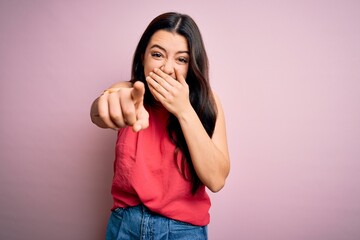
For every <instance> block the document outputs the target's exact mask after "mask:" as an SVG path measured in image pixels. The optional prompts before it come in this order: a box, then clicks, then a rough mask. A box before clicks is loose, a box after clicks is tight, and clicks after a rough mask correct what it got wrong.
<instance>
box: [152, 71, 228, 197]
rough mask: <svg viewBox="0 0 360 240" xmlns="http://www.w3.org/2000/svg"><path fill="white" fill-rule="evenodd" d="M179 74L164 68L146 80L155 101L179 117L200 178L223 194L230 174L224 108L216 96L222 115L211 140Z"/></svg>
mask: <svg viewBox="0 0 360 240" xmlns="http://www.w3.org/2000/svg"><path fill="white" fill-rule="evenodd" d="M175 72H176V79H174V78H172V77H171V76H170V75H168V74H166V73H165V72H163V71H162V70H161V69H154V71H153V72H152V73H151V74H150V76H148V77H147V78H146V80H147V82H148V84H149V89H150V91H151V92H152V94H153V95H154V96H155V98H156V99H158V100H159V101H160V102H161V104H162V105H163V106H164V107H165V108H166V109H167V110H168V111H169V112H171V113H172V114H174V115H175V116H176V117H177V118H178V120H179V123H180V126H181V129H182V131H183V133H184V137H185V140H186V143H187V145H188V148H189V151H190V155H191V159H192V162H193V165H194V168H195V171H196V173H197V175H198V177H199V179H200V180H201V181H202V183H203V184H204V185H205V186H207V187H208V188H209V189H210V190H211V191H213V192H217V191H220V190H221V189H222V188H223V186H224V184H225V180H226V178H227V176H228V174H229V171H230V160H229V154H228V146H227V140H226V127H225V118H224V113H223V109H222V106H221V104H220V101H219V99H218V97H217V96H215V95H214V98H215V102H216V107H217V113H218V114H217V119H216V124H215V129H214V134H213V136H212V138H210V137H209V135H208V134H207V132H206V130H205V128H204V127H203V125H202V123H201V121H200V119H199V117H198V115H197V114H196V112H195V110H194V108H193V107H192V106H191V103H190V100H189V86H188V85H187V83H186V81H185V79H184V77H183V76H181V74H180V73H179V72H178V71H177V70H176V69H175Z"/></svg>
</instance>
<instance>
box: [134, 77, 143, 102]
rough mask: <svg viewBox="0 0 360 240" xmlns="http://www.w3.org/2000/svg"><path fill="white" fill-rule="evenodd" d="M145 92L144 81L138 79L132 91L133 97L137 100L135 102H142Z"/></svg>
mask: <svg viewBox="0 0 360 240" xmlns="http://www.w3.org/2000/svg"><path fill="white" fill-rule="evenodd" d="M144 94H145V86H144V83H142V82H140V81H136V82H135V83H134V85H133V89H132V91H131V98H132V99H133V100H134V101H135V103H140V102H142V100H143V98H144Z"/></svg>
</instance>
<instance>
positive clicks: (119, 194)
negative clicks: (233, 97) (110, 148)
mask: <svg viewBox="0 0 360 240" xmlns="http://www.w3.org/2000/svg"><path fill="white" fill-rule="evenodd" d="M91 119H92V121H93V123H95V124H96V125H97V126H99V127H102V128H113V129H116V130H119V131H118V139H117V143H116V159H115V164H114V178H113V184H112V191H111V192H112V195H113V199H114V205H113V208H112V214H111V216H110V220H109V223H108V229H107V234H106V238H107V239H191V240H196V239H207V225H208V223H209V221H210V216H209V208H210V199H209V196H208V194H207V193H206V190H205V187H207V188H208V189H210V190H211V191H212V192H217V191H219V190H221V189H222V187H223V186H224V184H225V180H226V178H227V176H228V174H229V170H230V161H229V155H228V147H227V140H226V129H225V119H224V113H223V110H222V107H221V104H220V101H219V99H218V98H217V96H216V95H215V94H214V92H213V91H212V90H211V88H210V84H209V75H208V59H207V55H206V51H205V48H204V44H203V41H202V37H201V34H200V31H199V29H198V27H197V25H196V23H195V22H194V21H193V19H192V18H191V17H189V16H188V15H183V14H179V13H173V12H170V13H165V14H162V15H160V16H158V17H156V18H155V19H154V20H153V21H152V22H151V23H150V24H149V26H148V27H147V28H146V30H145V32H144V33H143V35H142V37H141V39H140V41H139V43H138V46H137V48H136V50H135V54H134V59H133V65H132V80H131V81H129V82H121V83H117V84H114V85H113V86H112V87H110V88H109V89H107V90H105V91H104V93H103V94H102V95H101V96H100V97H99V98H97V99H96V100H95V101H94V103H93V105H92V107H91Z"/></svg>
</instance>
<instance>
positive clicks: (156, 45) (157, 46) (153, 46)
mask: <svg viewBox="0 0 360 240" xmlns="http://www.w3.org/2000/svg"><path fill="white" fill-rule="evenodd" d="M153 48H160V49H161V50H163V51H164V52H167V51H166V49H165V48H163V47H162V46H160V45H158V44H154V45H152V46H151V47H150V49H153ZM177 53H187V54H189V51H177Z"/></svg>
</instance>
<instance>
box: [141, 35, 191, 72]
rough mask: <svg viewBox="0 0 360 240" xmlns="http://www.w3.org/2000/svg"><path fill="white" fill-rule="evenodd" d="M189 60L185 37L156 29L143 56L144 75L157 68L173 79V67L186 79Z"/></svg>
mask: <svg viewBox="0 0 360 240" xmlns="http://www.w3.org/2000/svg"><path fill="white" fill-rule="evenodd" d="M189 60H190V55H189V48H188V44H187V41H186V38H185V37H183V36H181V35H179V34H177V33H173V32H168V31H165V30H158V31H157V32H155V33H154V34H153V35H152V37H151V39H150V41H149V43H148V45H147V47H146V50H145V54H144V57H143V65H144V74H145V77H147V76H149V73H150V72H152V71H153V70H154V68H159V69H161V70H163V71H164V72H165V73H167V74H168V75H170V76H171V77H172V78H174V79H176V75H175V70H174V69H177V70H178V71H179V73H181V74H182V75H183V76H184V78H185V79H186V75H187V72H188V68H189Z"/></svg>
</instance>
